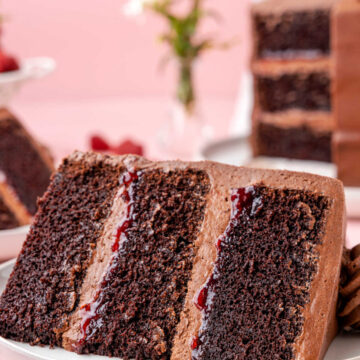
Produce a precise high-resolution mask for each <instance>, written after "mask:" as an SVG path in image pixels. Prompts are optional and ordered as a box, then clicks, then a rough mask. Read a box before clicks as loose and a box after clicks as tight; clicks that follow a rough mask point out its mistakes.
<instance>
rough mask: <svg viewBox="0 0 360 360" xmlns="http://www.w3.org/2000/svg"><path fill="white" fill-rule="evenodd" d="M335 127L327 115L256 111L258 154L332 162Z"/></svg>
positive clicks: (256, 146) (255, 140)
mask: <svg viewBox="0 0 360 360" xmlns="http://www.w3.org/2000/svg"><path fill="white" fill-rule="evenodd" d="M333 126H334V125H333V120H332V118H331V117H330V116H328V115H325V114H314V113H306V112H303V113H302V112H301V113H300V112H299V113H284V114H282V115H269V114H264V113H258V112H255V113H254V127H253V150H254V155H266V156H275V157H285V158H292V159H300V160H302V159H303V160H318V161H326V162H331V160H332V144H331V139H332V132H333Z"/></svg>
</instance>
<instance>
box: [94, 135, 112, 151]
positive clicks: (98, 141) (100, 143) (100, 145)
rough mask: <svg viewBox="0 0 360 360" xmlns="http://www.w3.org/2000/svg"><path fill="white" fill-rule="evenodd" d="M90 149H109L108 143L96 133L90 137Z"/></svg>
mask: <svg viewBox="0 0 360 360" xmlns="http://www.w3.org/2000/svg"><path fill="white" fill-rule="evenodd" d="M90 144H91V149H92V150H94V151H108V150H110V145H109V144H108V143H107V142H106V140H105V139H104V138H102V137H101V136H98V135H94V136H92V137H91V138H90Z"/></svg>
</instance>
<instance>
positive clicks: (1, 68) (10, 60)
mask: <svg viewBox="0 0 360 360" xmlns="http://www.w3.org/2000/svg"><path fill="white" fill-rule="evenodd" d="M15 70H19V64H18V62H17V60H16V59H15V58H14V57H13V56H9V55H7V54H5V53H4V52H3V51H1V50H0V72H8V71H15Z"/></svg>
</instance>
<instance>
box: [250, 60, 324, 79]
mask: <svg viewBox="0 0 360 360" xmlns="http://www.w3.org/2000/svg"><path fill="white" fill-rule="evenodd" d="M251 67H252V71H253V72H254V73H255V75H260V76H271V77H278V76H282V75H284V74H299V76H306V75H308V74H311V73H319V72H323V73H329V76H330V68H331V60H330V58H327V57H315V58H311V59H295V60H286V59H281V58H280V59H279V58H277V59H276V60H275V59H274V60H270V59H261V60H256V61H254V62H253V63H252V66H251Z"/></svg>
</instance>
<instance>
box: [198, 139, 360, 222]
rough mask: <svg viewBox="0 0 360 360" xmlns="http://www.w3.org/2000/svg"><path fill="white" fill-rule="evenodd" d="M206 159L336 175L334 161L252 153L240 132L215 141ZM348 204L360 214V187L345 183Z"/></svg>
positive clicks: (206, 149)
mask: <svg viewBox="0 0 360 360" xmlns="http://www.w3.org/2000/svg"><path fill="white" fill-rule="evenodd" d="M201 157H202V158H203V159H205V160H212V161H218V162H221V163H225V164H230V165H237V166H239V165H243V166H250V167H257V168H259V167H260V168H268V169H286V170H292V171H304V172H308V173H313V174H318V175H323V176H330V177H336V166H335V165H334V164H331V163H325V162H320V161H308V160H306V161H305V160H290V159H283V158H272V157H265V156H259V157H257V158H253V157H252V151H251V146H250V144H249V141H248V139H247V137H244V136H239V137H234V138H230V139H226V140H222V141H218V142H214V143H211V144H209V145H207V146H206V147H204V149H203V150H202V151H201ZM345 197H346V207H347V213H348V216H349V217H353V218H359V217H360V187H359V188H356V187H345Z"/></svg>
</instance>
